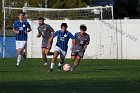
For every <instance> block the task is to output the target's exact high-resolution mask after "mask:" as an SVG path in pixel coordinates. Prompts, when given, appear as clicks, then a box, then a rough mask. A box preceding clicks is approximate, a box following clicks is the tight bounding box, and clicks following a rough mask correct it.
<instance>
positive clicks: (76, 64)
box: [71, 51, 84, 71]
mask: <svg viewBox="0 0 140 93" xmlns="http://www.w3.org/2000/svg"><path fill="white" fill-rule="evenodd" d="M83 56H84V51H80V52H78V54H77V56H76V59H75V62H74V65H73V66H72V68H71V71H73V70H74V69H75V68H76V67H77V66H78V65H79V62H80V60H81V58H83Z"/></svg>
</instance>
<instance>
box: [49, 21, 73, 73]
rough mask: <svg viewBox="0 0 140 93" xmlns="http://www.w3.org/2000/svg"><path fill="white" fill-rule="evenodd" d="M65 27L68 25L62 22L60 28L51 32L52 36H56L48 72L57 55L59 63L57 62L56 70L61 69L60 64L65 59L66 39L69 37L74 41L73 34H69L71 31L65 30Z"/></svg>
mask: <svg viewBox="0 0 140 93" xmlns="http://www.w3.org/2000/svg"><path fill="white" fill-rule="evenodd" d="M67 27H68V26H67V24H66V23H62V24H61V30H58V31H56V32H55V33H54V34H53V37H52V38H55V37H57V42H56V46H55V51H54V55H53V58H52V63H51V66H50V70H49V72H52V71H53V68H54V64H55V62H56V59H57V57H58V55H60V60H59V64H58V71H60V70H61V66H62V64H63V62H64V59H65V56H66V54H67V49H68V41H69V39H70V38H71V39H72V42H73V43H74V41H75V40H74V36H73V35H72V34H71V32H69V31H67Z"/></svg>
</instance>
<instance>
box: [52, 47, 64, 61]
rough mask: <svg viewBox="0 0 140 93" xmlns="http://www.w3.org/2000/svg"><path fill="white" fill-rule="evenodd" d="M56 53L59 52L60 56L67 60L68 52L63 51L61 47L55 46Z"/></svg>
mask: <svg viewBox="0 0 140 93" xmlns="http://www.w3.org/2000/svg"><path fill="white" fill-rule="evenodd" d="M54 51H57V52H58V53H59V54H60V57H61V58H65V57H66V54H67V52H65V51H64V50H62V49H61V48H60V47H58V46H55V48H54Z"/></svg>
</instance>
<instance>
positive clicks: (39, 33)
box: [36, 28, 42, 38]
mask: <svg viewBox="0 0 140 93" xmlns="http://www.w3.org/2000/svg"><path fill="white" fill-rule="evenodd" d="M37 30H38V34H37V36H36V38H40V37H41V35H42V34H41V32H40V31H39V29H38V28H37Z"/></svg>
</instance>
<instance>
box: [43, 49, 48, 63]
mask: <svg viewBox="0 0 140 93" xmlns="http://www.w3.org/2000/svg"><path fill="white" fill-rule="evenodd" d="M45 51H46V48H43V47H42V59H43V63H44V66H46V65H47V62H48V60H47V56H46V53H45Z"/></svg>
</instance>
